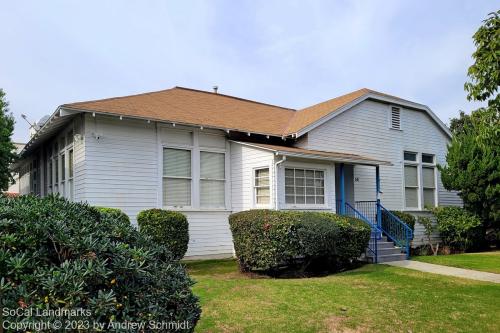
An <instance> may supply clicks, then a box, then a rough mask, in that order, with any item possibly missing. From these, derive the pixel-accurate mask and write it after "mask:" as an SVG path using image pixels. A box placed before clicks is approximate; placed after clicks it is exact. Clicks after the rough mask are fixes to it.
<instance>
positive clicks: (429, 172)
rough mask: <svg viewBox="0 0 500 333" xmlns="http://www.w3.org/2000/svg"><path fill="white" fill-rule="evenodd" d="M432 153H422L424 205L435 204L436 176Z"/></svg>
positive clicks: (432, 205) (431, 205)
mask: <svg viewBox="0 0 500 333" xmlns="http://www.w3.org/2000/svg"><path fill="white" fill-rule="evenodd" d="M435 171H436V170H435V163H434V155H430V154H422V188H423V189H422V190H423V193H424V207H425V206H428V207H434V206H436V199H435V193H436V178H435Z"/></svg>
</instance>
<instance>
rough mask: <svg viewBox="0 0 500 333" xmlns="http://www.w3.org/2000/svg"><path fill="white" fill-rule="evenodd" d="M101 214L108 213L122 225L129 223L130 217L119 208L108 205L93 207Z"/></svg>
mask: <svg viewBox="0 0 500 333" xmlns="http://www.w3.org/2000/svg"><path fill="white" fill-rule="evenodd" d="M95 208H96V209H97V210H98V211H99V212H100V213H101V214H102V215H109V217H110V218H113V219H116V220H118V221H120V223H123V224H124V225H130V218H129V217H128V215H127V214H125V213H124V212H123V211H122V210H121V209H118V208H110V207H95Z"/></svg>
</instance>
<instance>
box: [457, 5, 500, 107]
mask: <svg viewBox="0 0 500 333" xmlns="http://www.w3.org/2000/svg"><path fill="white" fill-rule="evenodd" d="M473 39H474V44H475V45H476V52H474V53H473V54H472V57H473V58H474V64H473V65H472V66H470V67H469V70H468V72H467V75H468V76H469V78H470V80H471V82H467V83H465V90H466V91H467V92H468V96H467V98H468V99H469V101H471V100H474V101H488V105H489V106H492V104H495V105H496V106H497V107H498V104H499V102H500V101H499V97H498V86H499V85H500V10H499V11H497V12H495V13H490V14H489V17H488V18H487V19H486V20H484V24H483V25H482V26H481V27H480V28H479V29H478V30H477V32H476V33H475V34H474V36H473Z"/></svg>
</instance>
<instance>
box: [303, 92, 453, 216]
mask: <svg viewBox="0 0 500 333" xmlns="http://www.w3.org/2000/svg"><path fill="white" fill-rule="evenodd" d="M389 117H390V107H389V105H387V104H383V103H380V102H376V101H364V102H362V103H360V104H358V105H356V106H354V107H353V108H352V109H351V110H348V111H346V112H344V113H342V114H340V115H339V116H337V117H335V118H333V119H331V120H329V121H328V122H326V123H324V124H322V125H321V126H318V127H317V128H315V129H313V130H312V131H311V132H309V133H308V134H307V139H303V140H299V141H298V142H297V145H298V146H299V147H303V148H309V149H319V150H330V151H338V152H345V153H355V154H360V155H365V156H370V157H373V158H376V159H381V160H386V161H389V162H391V163H393V165H392V166H381V167H380V177H381V188H382V191H383V193H382V194H381V200H382V203H383V204H384V206H386V207H387V208H389V209H397V210H402V209H404V192H403V191H404V190H403V151H405V150H408V151H415V152H421V153H429V154H434V155H436V160H437V163H441V164H442V163H444V162H445V154H446V145H447V143H448V142H449V139H448V137H447V136H446V134H445V133H443V131H442V130H441V129H440V128H439V127H438V126H437V125H436V124H435V123H434V121H433V120H431V118H430V117H429V116H428V115H427V114H426V113H425V112H423V111H414V110H409V109H405V108H401V130H394V129H390V126H389V123H390V121H389V119H390V118H389ZM354 177H355V178H356V179H357V181H355V182H354V194H355V200H356V201H361V200H375V168H374V167H368V166H355V168H354ZM437 178H438V183H437V186H438V198H439V199H438V200H439V201H438V202H439V204H440V205H460V204H461V201H460V199H459V198H458V196H457V195H456V194H455V193H451V192H448V191H446V190H445V189H444V188H443V186H442V184H441V181H440V177H439V175H438V177H437Z"/></svg>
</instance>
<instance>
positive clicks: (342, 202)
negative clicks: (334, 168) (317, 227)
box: [339, 163, 345, 215]
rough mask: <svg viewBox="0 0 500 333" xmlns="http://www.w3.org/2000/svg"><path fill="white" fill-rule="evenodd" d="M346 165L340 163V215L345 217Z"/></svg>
mask: <svg viewBox="0 0 500 333" xmlns="http://www.w3.org/2000/svg"><path fill="white" fill-rule="evenodd" d="M344 175H345V172H344V163H340V170H339V176H340V210H339V211H340V215H345V189H344Z"/></svg>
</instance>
